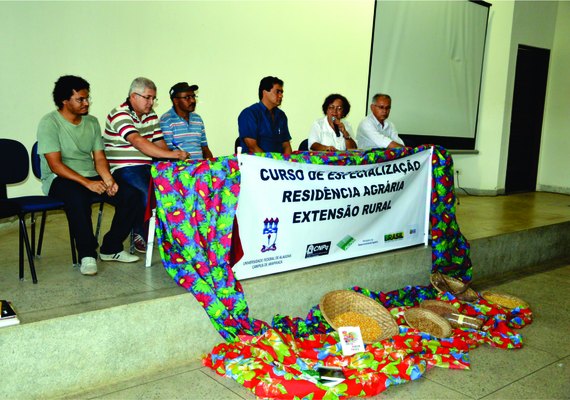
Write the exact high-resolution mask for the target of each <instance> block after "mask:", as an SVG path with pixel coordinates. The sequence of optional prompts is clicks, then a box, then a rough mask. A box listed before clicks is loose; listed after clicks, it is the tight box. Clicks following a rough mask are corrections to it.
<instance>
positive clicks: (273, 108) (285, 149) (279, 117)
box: [238, 76, 291, 155]
mask: <svg viewBox="0 0 570 400" xmlns="http://www.w3.org/2000/svg"><path fill="white" fill-rule="evenodd" d="M258 94H259V100H260V101H259V103H255V104H253V105H251V106H249V107H247V108H246V109H244V110H243V111H242V112H241V113H240V115H239V117H238V127H239V137H240V139H241V146H242V148H243V149H244V151H248V152H250V153H265V152H271V153H282V154H285V155H287V154H291V142H290V141H291V135H290V134H289V127H288V125H287V116H286V115H285V113H284V112H283V111H281V110H280V109H279V108H278V107H279V106H280V105H281V101H282V100H283V81H282V80H281V79H279V78H277V77H274V76H266V77H265V78H263V79H262V80H261V82H259V91H258Z"/></svg>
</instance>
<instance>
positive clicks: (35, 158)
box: [32, 142, 42, 179]
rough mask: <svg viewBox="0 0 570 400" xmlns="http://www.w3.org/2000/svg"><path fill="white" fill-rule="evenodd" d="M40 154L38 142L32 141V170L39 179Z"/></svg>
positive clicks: (40, 172)
mask: <svg viewBox="0 0 570 400" xmlns="http://www.w3.org/2000/svg"><path fill="white" fill-rule="evenodd" d="M40 165H41V161H40V155H39V154H38V142H36V143H34V145H33V146H32V172H33V173H34V175H35V177H36V178H38V179H41V177H42V168H41V166H40Z"/></svg>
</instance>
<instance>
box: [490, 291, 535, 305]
mask: <svg viewBox="0 0 570 400" xmlns="http://www.w3.org/2000/svg"><path fill="white" fill-rule="evenodd" d="M481 297H483V298H484V299H485V300H487V301H488V302H490V303H495V304H498V305H500V306H501V307H504V308H508V309H511V310H512V309H513V308H516V307H520V308H530V305H529V304H528V303H527V302H526V301H524V300H522V299H520V298H518V297H515V296H512V295H510V294H506V293H498V292H492V291H490V290H486V291H484V292H483V293H481Z"/></svg>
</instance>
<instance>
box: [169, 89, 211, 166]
mask: <svg viewBox="0 0 570 400" xmlns="http://www.w3.org/2000/svg"><path fill="white" fill-rule="evenodd" d="M196 90H198V85H188V82H179V83H177V84H176V85H174V86H172V88H171V89H170V100H172V108H171V109H170V110H168V111H167V112H166V113H165V114H164V115H162V117H160V129H161V130H162V134H163V136H164V141H165V142H166V145H167V146H168V147H169V148H170V149H172V150H184V151H186V152H188V155H189V158H191V159H192V160H201V159H203V158H213V157H214V156H213V155H212V152H211V151H210V149H209V148H208V141H207V140H206V129H205V127H204V122H203V121H202V118H201V117H200V116H199V115H198V114H196V113H195V112H194V111H195V110H196V98H197V97H198V96H196V94H195V91H196Z"/></svg>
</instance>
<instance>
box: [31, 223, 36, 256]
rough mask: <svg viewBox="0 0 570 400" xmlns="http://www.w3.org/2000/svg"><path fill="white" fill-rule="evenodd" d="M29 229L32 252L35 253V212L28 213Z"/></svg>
mask: <svg viewBox="0 0 570 400" xmlns="http://www.w3.org/2000/svg"><path fill="white" fill-rule="evenodd" d="M30 230H31V232H32V242H31V243H30V245H31V246H32V254H36V214H35V213H30Z"/></svg>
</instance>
